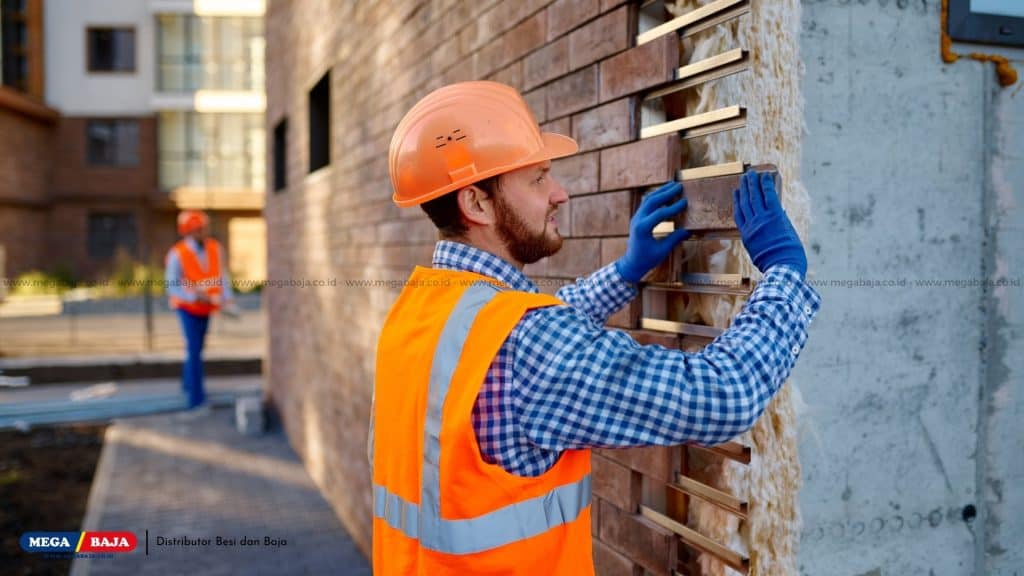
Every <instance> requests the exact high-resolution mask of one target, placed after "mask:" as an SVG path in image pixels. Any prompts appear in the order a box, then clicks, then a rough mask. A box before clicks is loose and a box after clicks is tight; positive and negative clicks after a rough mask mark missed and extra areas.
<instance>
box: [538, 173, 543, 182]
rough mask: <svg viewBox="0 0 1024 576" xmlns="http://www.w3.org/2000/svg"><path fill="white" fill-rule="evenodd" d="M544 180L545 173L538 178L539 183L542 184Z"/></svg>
mask: <svg viewBox="0 0 1024 576" xmlns="http://www.w3.org/2000/svg"><path fill="white" fill-rule="evenodd" d="M543 181H544V174H541V175H540V177H538V178H537V184H540V183H541V182H543Z"/></svg>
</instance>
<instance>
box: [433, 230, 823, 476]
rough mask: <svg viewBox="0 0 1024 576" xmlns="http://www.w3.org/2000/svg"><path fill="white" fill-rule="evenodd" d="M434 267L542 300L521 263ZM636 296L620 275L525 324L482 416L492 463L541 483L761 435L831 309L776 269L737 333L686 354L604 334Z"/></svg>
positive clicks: (591, 283) (488, 385) (483, 255)
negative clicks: (545, 477) (608, 456)
mask: <svg viewBox="0 0 1024 576" xmlns="http://www.w3.org/2000/svg"><path fill="white" fill-rule="evenodd" d="M433 266H434V267H435V268H443V269H449V270H466V271H470V272H476V273H478V274H483V275H485V276H489V277H491V278H495V279H497V280H499V281H501V282H503V283H504V284H506V285H507V286H509V287H510V288H512V289H513V290H521V291H523V292H534V293H536V292H538V291H539V290H538V289H537V286H536V285H535V284H534V283H533V282H532V281H531V280H530V279H529V278H528V277H527V276H525V275H524V274H523V273H522V272H520V271H519V270H518V269H516V268H515V267H514V266H512V265H511V264H510V263H508V262H506V261H505V260H503V259H501V258H499V257H498V256H495V255H493V254H491V253H489V252H485V251H483V250H480V249H478V248H474V247H472V246H468V245H466V244H461V243H458V242H451V241H446V240H442V241H440V242H438V243H437V245H436V246H435V248H434V257H433ZM636 294H637V288H636V285H635V284H632V283H630V282H628V281H626V280H624V279H623V278H622V276H621V275H620V274H619V272H618V269H617V268H616V267H615V265H613V264H609V265H608V266H605V267H604V268H601V269H600V270H598V271H597V272H594V273H593V274H591V275H590V276H588V277H587V278H581V279H578V280H577V281H576V283H574V284H570V285H567V286H564V287H562V288H561V289H560V290H558V292H557V294H556V296H557V297H558V298H560V299H561V300H562V301H563V302H565V303H566V304H568V306H550V307H545V308H537V309H534V310H530V311H529V312H527V313H526V314H525V315H524V316H523V318H522V319H521V320H520V321H519V323H518V324H516V326H515V328H513V330H512V333H511V334H510V335H509V336H508V338H507V339H506V340H505V343H504V344H503V345H502V346H501V349H500V350H499V351H498V354H497V355H496V356H495V357H494V361H493V362H492V363H491V366H490V368H489V369H488V371H487V376H486V378H485V379H484V383H483V386H482V387H481V389H480V394H479V396H478V397H477V401H476V405H475V406H474V408H473V416H472V420H473V427H474V429H475V430H476V435H477V439H478V441H479V444H480V452H481V455H482V457H483V458H484V460H486V461H487V462H490V463H492V464H498V465H499V466H501V467H502V468H504V469H505V470H507V471H508V472H510V473H512V474H516V475H519V476H539V475H540V474H542V473H544V472H545V471H547V470H548V469H549V468H551V467H552V466H553V465H554V464H555V462H556V461H557V460H558V457H559V455H560V454H561V453H562V451H563V450H569V449H574V448H596V447H630V446H652V445H655V446H670V445H674V444H683V443H687V442H696V443H700V444H717V443H720V442H724V441H726V440H729V439H730V438H733V437H735V436H737V435H739V434H741V433H743V432H745V431H746V430H748V429H749V428H750V427H751V426H753V425H754V421H755V420H756V419H757V418H758V417H759V416H760V415H761V413H762V412H763V411H764V409H765V407H766V406H767V405H768V402H769V400H771V398H772V396H773V395H774V394H775V392H776V391H777V390H778V389H779V387H780V386H782V383H783V382H784V381H785V379H786V377H787V376H788V375H789V371H790V370H791V369H792V368H793V364H794V363H795V362H796V359H797V356H798V355H799V354H800V350H802V349H803V346H804V343H805V342H806V341H807V328H808V326H809V325H810V323H811V320H812V319H813V318H814V315H815V314H816V313H817V311H818V307H819V306H820V302H821V298H820V296H819V295H818V293H817V292H815V290H814V289H813V288H811V287H810V285H808V284H807V283H806V282H804V280H803V279H802V278H801V277H800V274H799V273H798V272H797V271H795V270H793V269H791V268H789V267H786V266H775V267H772V268H770V269H769V270H768V272H767V273H766V274H765V275H764V277H763V278H762V280H761V282H759V283H758V286H757V288H756V289H755V290H754V293H753V294H752V295H751V297H750V299H749V300H748V301H747V303H746V305H745V306H744V307H743V311H742V312H741V313H740V314H739V315H737V316H736V317H735V318H734V319H733V321H732V325H731V327H730V329H729V330H727V331H726V332H725V333H724V334H722V335H721V336H719V337H718V338H716V339H715V340H714V342H712V343H710V344H708V345H707V346H706V347H705V348H704V349H703V350H701V351H700V352H698V353H687V352H683V351H681V350H670V349H668V348H665V347H663V346H658V345H652V346H641V345H640V344H638V343H637V342H636V341H635V340H633V338H632V337H631V336H630V335H629V334H627V333H626V332H623V331H621V330H611V329H607V328H604V323H605V322H606V321H607V319H608V316H610V315H611V314H612V313H614V312H615V311H616V310H618V309H619V308H621V307H622V306H623V305H625V304H626V303H627V302H629V301H630V300H632V299H633V298H634V297H636Z"/></svg>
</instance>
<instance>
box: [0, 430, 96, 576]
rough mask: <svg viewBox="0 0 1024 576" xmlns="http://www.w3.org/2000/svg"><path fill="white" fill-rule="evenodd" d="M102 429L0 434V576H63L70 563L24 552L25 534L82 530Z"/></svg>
mask: <svg viewBox="0 0 1024 576" xmlns="http://www.w3.org/2000/svg"><path fill="white" fill-rule="evenodd" d="M105 429H106V426H84V425H77V426H65V427H53V428H38V429H34V430H31V431H29V432H18V431H2V432H0V576H8V575H10V576H15V575H17V576H26V575H29V574H31V575H33V576H35V575H40V574H45V575H50V574H53V575H57V574H60V575H64V574H67V573H68V571H69V570H70V569H71V560H54V559H47V558H41V557H39V556H32V555H29V554H26V553H25V552H23V551H22V550H21V546H20V544H19V538H20V537H21V534H22V533H24V532H29V531H77V530H81V526H82V519H83V517H84V516H85V509H86V504H87V501H88V499H89V488H90V486H91V485H92V477H93V473H94V472H95V470H96V462H97V460H99V456H100V450H101V448H102V447H103V431H104V430H105Z"/></svg>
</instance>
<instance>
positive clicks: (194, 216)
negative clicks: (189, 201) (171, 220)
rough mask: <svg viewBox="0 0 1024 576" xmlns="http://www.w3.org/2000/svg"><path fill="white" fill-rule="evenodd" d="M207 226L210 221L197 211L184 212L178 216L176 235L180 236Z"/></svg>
mask: <svg viewBox="0 0 1024 576" xmlns="http://www.w3.org/2000/svg"><path fill="white" fill-rule="evenodd" d="M209 224H210V219H209V218H207V216H206V214H205V213H203V212H201V211H199V210H184V211H182V212H181V213H180V214H178V234H181V235H182V236H184V235H185V234H188V233H189V232H195V231H196V230H199V229H200V228H204V227H206V226H209Z"/></svg>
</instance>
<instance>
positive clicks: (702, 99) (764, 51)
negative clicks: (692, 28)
mask: <svg viewBox="0 0 1024 576" xmlns="http://www.w3.org/2000/svg"><path fill="white" fill-rule="evenodd" d="M709 2H710V0H675V3H674V4H673V3H671V2H667V3H666V4H667V5H668V6H667V7H668V9H669V11H670V12H671V13H672V14H673V15H675V16H679V15H682V14H684V13H687V12H690V11H691V10H694V9H695V8H698V7H699V6H702V5H704V4H707V3H709ZM799 32H800V2H799V0H770V1H768V0H754V1H753V2H751V12H750V14H747V15H744V16H741V17H740V18H737V19H734V20H732V21H730V22H729V23H727V24H722V25H718V26H715V27H713V28H711V29H709V30H707V31H705V32H702V33H700V34H697V35H695V36H693V37H691V38H686V39H683V40H682V41H681V43H682V46H681V50H682V52H681V58H682V60H681V61H682V62H697V61H700V60H702V59H704V58H709V57H711V56H714V55H716V54H720V53H722V52H725V51H727V50H730V49H734V48H737V47H742V48H745V49H747V50H749V51H750V57H751V65H750V70H749V71H746V72H741V73H739V74H735V75H733V76H729V77H727V78H724V79H720V80H717V81H714V82H710V83H708V84H704V85H702V86H700V87H698V88H697V89H695V90H690V91H689V92H687V94H686V103H685V104H686V114H687V115H691V114H699V113H703V112H708V111H711V110H715V109H718V108H722V107H726V106H731V105H737V104H738V105H741V106H745V107H746V109H747V127H746V128H742V129H738V130H731V131H727V132H722V133H718V134H714V135H711V136H706V137H698V138H693V139H689V140H686V141H684V154H687V155H688V157H687V158H686V159H685V160H686V163H687V165H689V166H702V165H709V164H719V163H723V162H730V161H737V160H738V161H744V162H750V163H752V164H762V163H771V164H775V165H776V166H778V168H779V172H780V174H781V177H782V190H781V191H780V196H781V199H782V204H783V206H784V207H785V209H786V212H787V213H788V214H789V217H790V219H791V220H792V221H793V225H794V227H795V228H796V230H797V232H798V233H799V234H800V236H801V237H802V238H803V239H806V237H807V228H808V220H809V214H808V213H809V199H808V196H807V191H806V190H805V189H804V187H803V185H802V184H801V182H800V152H801V142H802V132H803V101H802V98H801V91H800V81H801V77H802V75H803V74H802V73H803V65H802V63H801V61H800V54H799V37H800V36H799ZM696 245H697V250H698V251H699V252H700V254H689V255H688V258H687V260H686V264H685V265H686V266H687V267H688V269H690V271H694V272H697V271H707V272H720V273H740V274H743V275H744V276H750V277H755V278H756V277H758V276H759V274H758V272H757V270H756V269H755V268H754V266H753V264H752V263H751V262H750V260H749V257H748V256H747V254H746V251H745V250H744V249H743V246H742V243H741V242H739V241H738V240H737V241H721V240H720V241H707V242H701V243H696ZM805 245H806V242H805ZM742 305H743V300H741V299H739V298H736V297H719V296H715V297H706V296H701V297H698V298H695V299H691V300H689V301H688V304H687V306H688V307H690V308H695V309H691V310H686V311H685V312H686V315H687V316H689V315H696V316H698V317H699V318H700V321H701V322H703V323H705V324H710V325H713V326H717V327H727V326H728V325H729V320H730V318H732V317H733V316H735V315H736V314H737V313H738V312H739V310H740V308H741V307H742ZM798 404H799V393H798V391H797V390H796V389H795V388H794V386H793V385H792V383H787V384H786V385H785V386H784V387H783V388H782V390H781V391H780V392H779V394H778V396H777V397H776V398H775V400H774V401H773V402H772V403H771V405H770V406H769V407H768V409H767V411H766V412H765V414H764V415H763V416H762V417H761V418H760V420H758V422H757V424H756V425H755V426H754V428H753V430H751V431H750V432H748V433H747V434H745V435H744V436H743V437H742V438H740V439H739V440H741V441H742V442H744V443H746V444H749V445H751V446H752V447H753V459H752V461H751V463H750V465H749V466H744V465H741V464H737V463H734V462H731V461H724V462H723V460H722V459H719V458H714V459H712V458H706V459H704V460H703V461H701V460H699V459H698V455H697V454H695V452H696V451H693V450H691V451H690V454H691V458H690V461H689V466H690V470H689V475H690V476H693V477H694V478H696V479H698V480H701V481H703V482H705V483H707V484H710V485H712V486H716V487H718V488H720V489H722V490H725V491H727V492H730V493H732V494H737V495H741V496H742V495H746V497H747V498H748V499H749V502H750V506H751V508H750V510H749V516H748V520H747V521H746V522H743V523H742V525H741V523H740V522H739V520H738V519H737V518H736V517H735V516H733V515H731V514H729V513H726V512H723V511H720V510H718V509H716V508H714V507H712V506H709V505H706V504H702V503H701V502H700V501H699V500H697V499H694V498H691V499H690V507H689V518H688V519H687V522H688V524H689V526H690V527H692V528H694V529H696V530H698V531H699V532H701V533H702V534H705V535H707V536H709V537H711V538H714V539H715V540H717V541H719V542H721V543H724V544H727V545H729V546H730V547H731V548H733V549H734V550H737V551H745V552H746V553H747V554H748V555H749V557H750V564H751V570H750V573H751V574H756V575H762V576H763V575H785V574H796V573H797V567H796V566H797V562H796V554H797V544H798V538H799V534H800V510H799V507H798V498H797V497H798V492H799V488H800V462H799V459H798V455H797V445H796V444H797V443H796V431H797V430H796V424H797V422H796V408H797V405H798ZM748 543H749V548H748V546H747V544H748ZM698 562H699V564H700V569H701V573H702V574H707V575H725V574H735V572H734V571H733V570H732V569H731V568H728V567H727V566H725V565H723V564H721V563H720V562H718V561H717V560H716V559H714V558H713V557H711V556H709V555H706V554H705V555H701V556H700V557H699V559H698Z"/></svg>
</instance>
